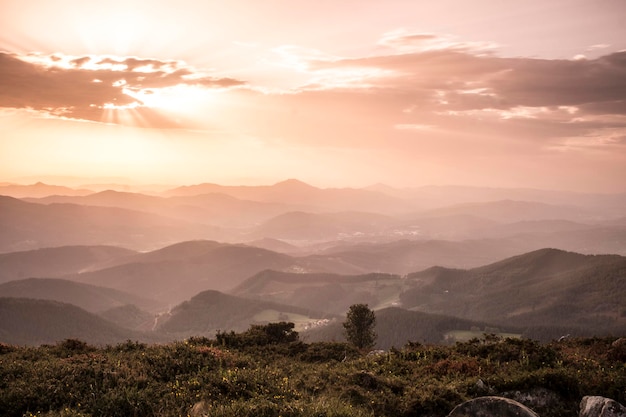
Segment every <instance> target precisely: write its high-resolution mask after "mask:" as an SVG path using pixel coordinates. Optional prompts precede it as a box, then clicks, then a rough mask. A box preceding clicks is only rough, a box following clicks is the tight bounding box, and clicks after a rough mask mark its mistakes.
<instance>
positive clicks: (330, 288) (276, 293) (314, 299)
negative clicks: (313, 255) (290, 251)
mask: <svg viewBox="0 0 626 417" xmlns="http://www.w3.org/2000/svg"><path fill="white" fill-rule="evenodd" d="M402 289H403V282H402V279H401V278H400V276H398V275H391V274H375V273H371V274H364V275H338V274H323V273H308V274H302V273H299V274H298V273H290V272H279V271H271V270H267V271H262V272H260V273H258V274H256V275H255V276H253V277H251V278H249V279H247V280H246V281H245V282H243V283H242V284H241V285H239V286H238V287H237V288H235V289H234V290H233V291H232V294H235V295H238V296H241V297H246V298H253V299H258V300H266V301H274V302H278V303H284V304H290V305H296V306H300V307H303V308H308V309H313V310H320V311H324V312H328V313H333V314H344V313H345V311H346V310H347V309H348V307H350V305H352V304H357V303H367V304H369V305H370V306H372V308H380V307H382V306H384V305H386V304H390V303H393V302H395V301H397V300H398V296H399V294H400V292H401V291H402Z"/></svg>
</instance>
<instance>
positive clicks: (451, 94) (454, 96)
mask: <svg viewBox="0 0 626 417" xmlns="http://www.w3.org/2000/svg"><path fill="white" fill-rule="evenodd" d="M351 67H357V68H358V67H366V68H380V69H384V70H388V71H389V70H390V71H393V72H394V73H395V76H391V77H389V76H387V77H384V78H382V77H381V79H380V80H379V81H378V82H375V81H371V82H373V83H374V84H375V85H377V86H380V87H386V88H396V89H402V90H405V91H414V92H416V93H419V92H423V91H427V90H430V91H433V90H438V91H439V93H443V94H444V95H445V96H447V97H448V98H449V100H447V105H448V107H449V108H450V109H452V110H468V109H485V108H493V109H511V108H515V107H518V106H532V107H541V106H580V107H581V108H582V109H583V110H584V109H589V110H590V111H595V112H597V111H599V110H600V109H602V111H603V112H605V113H607V114H626V113H625V112H624V106H625V103H626V52H618V53H614V54H611V55H607V56H603V57H600V58H597V59H593V60H548V59H534V58H502V57H497V56H494V55H475V54H472V53H470V52H464V51H459V50H437V51H428V52H416V53H407V54H394V55H386V56H372V57H367V58H358V59H345V60H339V61H323V62H322V61H314V62H312V63H311V68H312V69H313V70H316V69H325V70H328V69H332V68H351ZM480 89H482V90H483V93H482V94H466V93H467V90H480Z"/></svg>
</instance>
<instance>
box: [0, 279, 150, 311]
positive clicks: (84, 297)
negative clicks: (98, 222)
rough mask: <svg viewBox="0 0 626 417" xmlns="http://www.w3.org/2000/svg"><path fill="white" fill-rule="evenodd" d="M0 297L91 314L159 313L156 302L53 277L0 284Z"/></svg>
mask: <svg viewBox="0 0 626 417" xmlns="http://www.w3.org/2000/svg"><path fill="white" fill-rule="evenodd" d="M0 296H1V297H14V298H33V299H38V300H53V301H59V302H62V303H68V304H73V305H75V306H77V307H80V308H82V309H84V310H86V311H89V312H91V313H99V312H103V311H105V310H109V309H112V308H114V307H120V306H124V305H127V304H133V305H136V306H137V307H140V308H142V309H144V310H148V311H158V310H159V309H160V308H161V307H162V305H161V304H159V303H157V302H156V301H153V300H149V299H146V298H141V297H138V296H136V295H133V294H129V293H124V292H122V291H118V290H114V289H111V288H104V287H97V286H95V285H88V284H82V283H79V282H73V281H68V280H64V279H55V278H28V279H23V280H16V281H10V282H5V283H4V284H0Z"/></svg>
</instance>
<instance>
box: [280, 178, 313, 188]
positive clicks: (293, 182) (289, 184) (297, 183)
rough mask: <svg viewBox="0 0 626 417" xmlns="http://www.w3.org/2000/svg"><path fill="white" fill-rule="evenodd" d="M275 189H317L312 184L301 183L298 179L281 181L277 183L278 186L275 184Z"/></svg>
mask: <svg viewBox="0 0 626 417" xmlns="http://www.w3.org/2000/svg"><path fill="white" fill-rule="evenodd" d="M274 187H281V188H283V187H289V188H295V187H298V188H316V187H314V186H312V185H310V184H307V183H306V182H303V181H300V180H298V179H295V178H289V179H287V180H285V181H281V182H277V183H276V184H274Z"/></svg>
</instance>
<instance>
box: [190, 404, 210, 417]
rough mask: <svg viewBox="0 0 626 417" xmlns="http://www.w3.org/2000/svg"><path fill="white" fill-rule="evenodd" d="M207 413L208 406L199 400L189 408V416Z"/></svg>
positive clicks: (198, 416)
mask: <svg viewBox="0 0 626 417" xmlns="http://www.w3.org/2000/svg"><path fill="white" fill-rule="evenodd" d="M208 413H209V406H208V405H207V403H205V402H204V401H199V402H197V403H195V404H194V405H193V407H191V409H190V410H189V414H188V415H189V416H190V417H204V416H206V415H208Z"/></svg>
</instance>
